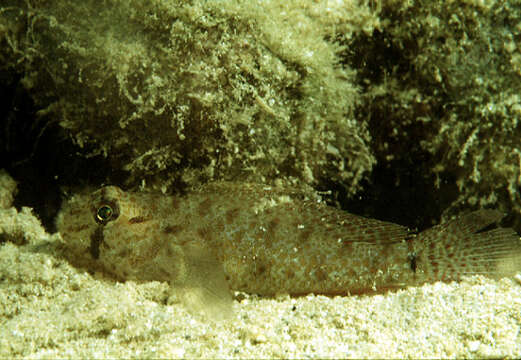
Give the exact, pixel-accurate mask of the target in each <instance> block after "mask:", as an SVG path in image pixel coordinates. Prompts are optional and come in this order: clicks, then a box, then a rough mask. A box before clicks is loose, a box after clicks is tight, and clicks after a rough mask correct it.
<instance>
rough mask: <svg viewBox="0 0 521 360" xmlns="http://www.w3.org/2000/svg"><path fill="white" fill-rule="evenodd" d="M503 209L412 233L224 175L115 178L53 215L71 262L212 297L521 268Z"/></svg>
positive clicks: (363, 287)
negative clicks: (162, 180)
mask: <svg viewBox="0 0 521 360" xmlns="http://www.w3.org/2000/svg"><path fill="white" fill-rule="evenodd" d="M501 217H502V215H501V213H499V212H498V211H495V210H479V211H476V212H473V213H470V214H467V215H464V216H462V217H460V218H457V219H455V220H452V221H449V222H447V223H446V224H443V225H438V226H435V227H433V228H431V229H428V230H426V231H424V232H422V233H420V234H417V235H415V234H413V233H411V232H410V231H409V230H408V229H407V228H406V227H403V226H400V225H397V224H393V223H389V222H384V221H379V220H374V219H368V218H365V217H361V216H356V215H352V214H349V213H346V212H344V211H341V210H338V209H335V208H332V207H329V206H327V205H325V204H323V203H321V202H318V201H316V200H304V199H301V198H299V197H298V196H295V195H294V194H292V193H291V192H288V191H285V190H283V189H278V188H273V187H267V186H262V185H256V184H239V183H230V182H221V183H214V184H209V185H206V186H204V187H202V188H201V189H199V190H198V191H195V192H193V193H190V194H187V195H184V196H166V195H160V194H150V193H127V192H124V191H122V190H121V189H119V188H117V187H114V186H107V187H104V188H102V189H100V190H98V191H95V192H94V193H91V194H88V195H77V196H74V197H73V198H72V199H71V200H70V201H69V202H67V204H66V205H65V206H64V207H63V209H62V211H61V213H60V215H59V217H58V221H57V225H58V229H59V231H60V233H61V234H62V236H63V239H64V241H65V243H66V246H67V253H68V254H69V257H70V259H71V260H73V261H74V262H76V263H78V264H80V265H85V266H88V267H93V268H97V269H102V270H104V271H107V272H110V273H111V274H113V275H115V276H117V277H118V278H120V279H122V280H127V279H132V280H160V281H168V282H169V283H170V284H171V287H173V288H178V289H185V290H186V289H192V292H191V294H192V295H190V297H192V298H195V299H197V300H194V301H195V302H199V303H200V306H202V307H204V306H206V305H205V303H212V302H215V301H217V302H218V301H221V300H222V299H229V295H228V287H229V288H230V289H233V290H241V291H245V292H249V293H256V294H265V295H273V294H280V293H288V294H292V295H302V294H308V293H315V294H330V295H332V294H350V293H351V294H354V293H367V292H373V291H384V290H386V289H390V288H399V287H405V286H409V285H419V284H422V283H426V282H434V281H451V280H459V279H461V277H462V276H464V275H472V274H483V275H486V276H490V277H495V278H498V277H503V276H510V275H512V274H515V272H516V271H520V270H521V241H520V240H519V236H518V235H517V234H516V233H515V232H514V231H513V230H512V229H507V228H500V227H499V228H498V227H496V228H493V229H491V230H487V229H485V228H487V227H488V226H489V225H491V224H494V223H496V222H497V221H498V220H500V219H501ZM482 230H486V231H482ZM194 294H195V295H194ZM219 299H221V300H219ZM191 301H192V300H187V302H191ZM225 301H228V300H225Z"/></svg>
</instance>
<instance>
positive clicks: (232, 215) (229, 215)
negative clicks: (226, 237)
mask: <svg viewBox="0 0 521 360" xmlns="http://www.w3.org/2000/svg"><path fill="white" fill-rule="evenodd" d="M240 211H241V209H239V208H233V209H231V210H228V211H227V212H226V215H225V217H226V223H227V224H228V225H230V224H232V223H233V221H234V220H235V219H237V217H238V216H239V213H240Z"/></svg>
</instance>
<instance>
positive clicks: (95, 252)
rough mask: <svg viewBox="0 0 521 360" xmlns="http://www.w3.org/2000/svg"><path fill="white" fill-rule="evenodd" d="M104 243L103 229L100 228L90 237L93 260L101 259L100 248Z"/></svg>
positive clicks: (90, 250)
mask: <svg viewBox="0 0 521 360" xmlns="http://www.w3.org/2000/svg"><path fill="white" fill-rule="evenodd" d="M102 242H103V227H101V226H98V227H97V228H96V230H94V232H93V233H92V235H91V236H90V247H89V252H90V254H91V256H92V258H93V259H95V260H98V259H99V248H100V246H101V243H102Z"/></svg>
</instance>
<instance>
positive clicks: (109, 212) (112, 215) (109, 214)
mask: <svg viewBox="0 0 521 360" xmlns="http://www.w3.org/2000/svg"><path fill="white" fill-rule="evenodd" d="M117 217H118V209H117V206H116V205H112V204H102V205H101V206H99V207H98V209H97V210H96V213H95V215H94V220H96V222H97V223H98V224H101V225H105V224H106V223H108V222H109V221H112V220H115V219H116V218H117Z"/></svg>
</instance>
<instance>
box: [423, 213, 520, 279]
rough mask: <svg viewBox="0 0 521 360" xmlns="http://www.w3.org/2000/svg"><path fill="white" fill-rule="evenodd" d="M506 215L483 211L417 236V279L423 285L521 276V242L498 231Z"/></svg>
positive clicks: (509, 231) (510, 233)
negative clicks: (467, 278) (471, 277)
mask: <svg viewBox="0 0 521 360" xmlns="http://www.w3.org/2000/svg"><path fill="white" fill-rule="evenodd" d="M502 217H503V214H502V213H501V212H499V211H496V210H487V209H482V210H478V211H475V212H472V213H469V214H467V215H463V216H460V217H459V218H457V219H454V220H452V221H449V222H447V223H445V224H441V225H438V226H435V227H433V228H431V229H428V230H426V231H424V232H422V233H420V234H419V235H418V239H417V241H415V251H414V253H415V264H416V275H417V279H418V281H420V282H424V281H439V280H441V281H451V280H459V279H461V277H462V276H465V275H475V274H481V275H485V276H488V277H493V278H501V277H508V276H512V275H514V274H516V273H517V272H521V239H520V238H519V235H518V234H517V233H516V232H515V231H514V230H512V229H509V228H501V227H495V228H492V229H488V228H489V227H490V226H491V225H493V224H495V223H497V222H498V221H499V220H500V219H501V218H502Z"/></svg>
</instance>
